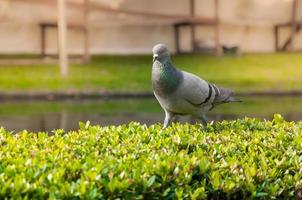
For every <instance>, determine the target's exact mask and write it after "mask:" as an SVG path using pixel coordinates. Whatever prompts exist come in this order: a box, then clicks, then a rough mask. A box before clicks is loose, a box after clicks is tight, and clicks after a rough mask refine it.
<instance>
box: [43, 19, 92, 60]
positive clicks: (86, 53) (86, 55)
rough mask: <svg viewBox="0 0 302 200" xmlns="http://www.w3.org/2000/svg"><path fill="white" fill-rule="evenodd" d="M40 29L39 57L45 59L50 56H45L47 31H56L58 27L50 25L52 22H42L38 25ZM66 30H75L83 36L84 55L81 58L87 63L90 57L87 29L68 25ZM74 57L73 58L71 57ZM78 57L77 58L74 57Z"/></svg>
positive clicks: (55, 24)
mask: <svg viewBox="0 0 302 200" xmlns="http://www.w3.org/2000/svg"><path fill="white" fill-rule="evenodd" d="M39 27H40V34H41V38H40V39H41V49H40V50H41V51H40V54H41V57H42V58H45V57H47V56H52V55H50V54H47V52H46V49H47V42H46V35H47V30H48V29H57V28H58V25H57V23H52V22H43V23H40V24H39ZM67 29H69V30H75V31H80V32H82V33H83V34H84V37H85V40H84V53H83V55H82V56H80V57H82V59H83V61H84V62H88V61H89V60H90V55H89V49H88V48H89V44H88V42H89V40H88V28H87V26H85V25H81V24H69V25H68V26H67ZM73 57H75V56H73ZM76 57H78V56H76Z"/></svg>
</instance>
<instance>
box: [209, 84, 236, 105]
mask: <svg viewBox="0 0 302 200" xmlns="http://www.w3.org/2000/svg"><path fill="white" fill-rule="evenodd" d="M232 95H233V92H232V91H231V90H229V89H226V88H219V95H217V97H216V98H215V99H214V104H215V105H217V104H222V103H231V102H242V101H241V100H240V99H237V98H235V97H233V96H232Z"/></svg>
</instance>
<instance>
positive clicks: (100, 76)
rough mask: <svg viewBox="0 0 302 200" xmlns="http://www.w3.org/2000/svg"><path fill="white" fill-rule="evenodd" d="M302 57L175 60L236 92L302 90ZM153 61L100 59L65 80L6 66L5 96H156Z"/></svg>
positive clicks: (51, 72)
mask: <svg viewBox="0 0 302 200" xmlns="http://www.w3.org/2000/svg"><path fill="white" fill-rule="evenodd" d="M301 56H302V54H301V53H294V54H286V53H283V54H250V55H243V56H240V57H221V58H216V57H214V56H209V55H180V56H173V57H172V60H173V62H174V64H175V65H176V66H178V67H179V68H180V69H182V70H186V71H189V72H192V73H195V74H197V75H199V76H200V77H202V78H204V79H206V80H208V81H211V82H213V83H216V84H217V85H220V86H224V87H229V88H232V89H233V90H235V91H267V90H278V91H280V90H283V91H288V90H300V89H301V88H302V86H301V85H302V79H301V77H302V68H301V66H302V61H301ZM151 62H152V58H151V56H96V57H94V58H93V60H92V62H91V63H90V64H87V65H72V66H71V68H70V75H69V77H68V78H65V79H64V78H61V77H60V74H59V68H58V67H57V66H55V65H33V66H1V67H0V91H11V90H36V91H37V90H39V91H41V90H43V91H45V90H46V91H48V90H50V91H62V90H75V91H77V90H81V91H83V90H89V91H133V92H139V91H151V82H150V77H151V65H152V63H151Z"/></svg>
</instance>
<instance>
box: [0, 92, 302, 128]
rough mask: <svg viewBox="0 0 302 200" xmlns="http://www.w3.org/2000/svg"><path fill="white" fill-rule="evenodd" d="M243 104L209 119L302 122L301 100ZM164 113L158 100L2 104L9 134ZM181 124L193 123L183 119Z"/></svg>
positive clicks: (146, 120) (1, 118)
mask: <svg viewBox="0 0 302 200" xmlns="http://www.w3.org/2000/svg"><path fill="white" fill-rule="evenodd" d="M241 99H242V100H243V102H242V103H233V104H225V105H221V106H220V107H217V108H215V109H214V110H213V111H212V112H210V114H209V119H210V120H215V121H221V120H232V119H237V118H243V117H246V116H247V117H258V118H266V119H271V118H272V116H273V115H274V113H280V114H282V115H283V116H284V117H285V118H286V119H287V120H289V121H292V120H293V121H299V120H301V119H302V97H281V98H280V97H253V98H251V97H245V98H241ZM163 119H164V113H163V111H162V110H161V108H160V106H159V105H158V103H157V102H156V100H155V99H152V98H151V99H120V100H106V101H105V100H99V101H98V100H93V101H63V102H41V101H30V102H1V103H0V126H3V127H4V128H5V129H7V130H9V131H15V132H18V131H21V130H24V129H26V130H28V131H35V132H37V131H52V130H54V129H60V128H63V129H65V130H76V129H78V127H79V125H78V124H79V122H80V121H83V122H86V121H88V120H89V121H90V122H91V124H93V125H102V126H106V125H119V124H125V123H129V122H131V121H137V122H140V123H142V124H147V125H150V124H154V123H162V121H163ZM178 120H179V121H180V122H181V123H184V122H192V119H191V118H189V117H180V118H179V119H178Z"/></svg>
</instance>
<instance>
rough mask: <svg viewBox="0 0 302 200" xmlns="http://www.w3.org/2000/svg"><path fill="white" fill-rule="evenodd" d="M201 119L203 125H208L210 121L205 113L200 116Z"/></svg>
mask: <svg viewBox="0 0 302 200" xmlns="http://www.w3.org/2000/svg"><path fill="white" fill-rule="evenodd" d="M200 120H201V123H202V126H203V127H206V126H207V123H208V119H207V117H206V116H205V115H202V116H201V117H200Z"/></svg>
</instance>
